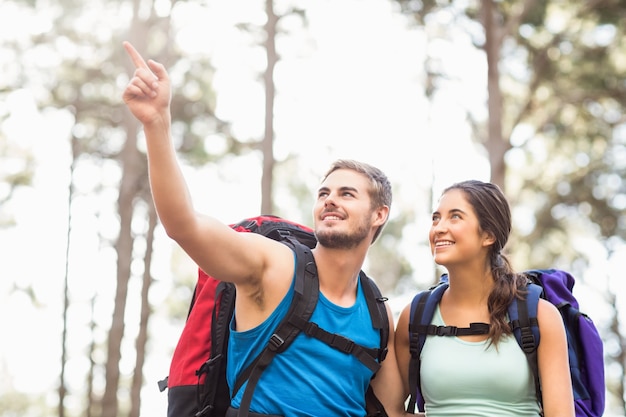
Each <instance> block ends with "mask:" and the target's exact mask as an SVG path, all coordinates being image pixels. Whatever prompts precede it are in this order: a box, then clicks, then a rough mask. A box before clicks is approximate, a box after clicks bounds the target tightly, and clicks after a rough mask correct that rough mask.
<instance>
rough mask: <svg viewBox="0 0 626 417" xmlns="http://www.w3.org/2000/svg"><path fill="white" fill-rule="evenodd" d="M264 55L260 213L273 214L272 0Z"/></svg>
mask: <svg viewBox="0 0 626 417" xmlns="http://www.w3.org/2000/svg"><path fill="white" fill-rule="evenodd" d="M265 13H266V15H267V21H266V22H265V26H264V29H265V35H266V37H265V44H264V46H265V56H266V58H267V67H266V69H265V73H264V75H263V82H264V84H265V133H264V136H263V141H262V142H261V150H262V153H263V176H262V178H261V214H274V206H273V187H274V165H275V163H276V161H275V160H274V99H275V97H276V89H275V85H274V67H275V66H276V62H278V54H277V53H276V25H277V23H278V16H276V14H275V13H274V1H273V0H265Z"/></svg>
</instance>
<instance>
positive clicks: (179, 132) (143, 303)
mask: <svg viewBox="0 0 626 417" xmlns="http://www.w3.org/2000/svg"><path fill="white" fill-rule="evenodd" d="M625 30H626V3H624V2H623V1H621V0H593V1H584V2H579V1H568V0H543V1H542V0H520V1H508V0H500V1H492V0H485V1H473V0H464V1H461V0H457V1H446V0H439V1H430V0H423V1H417V0H398V1H394V0H334V1H330V0H318V1H315V2H306V1H297V0H280V1H278V0H277V1H270V0H266V1H261V0H238V1H236V2H235V1H229V0H204V1H202V0H197V1H196V0H188V1H183V0H178V1H176V0H133V1H121V0H105V1H100V2H81V1H68V0H46V1H37V0H5V1H3V2H2V3H0V253H1V254H2V255H1V256H0V259H1V262H0V277H1V279H0V317H2V319H1V320H0V335H2V336H1V337H0V416H20V417H24V416H37V417H41V416H59V417H65V416H103V417H117V416H126V415H127V416H129V417H136V416H139V415H165V409H166V397H167V395H166V393H160V392H158V389H157V381H158V380H160V379H162V378H163V377H164V376H166V375H167V372H168V368H169V359H170V356H171V353H172V350H173V348H174V346H175V343H176V341H177V338H178V335H179V334H180V331H181V329H182V326H183V325H184V320H185V317H186V313H187V308H188V303H189V301H190V298H191V294H192V291H193V284H194V281H195V278H196V269H195V266H194V265H193V264H191V263H190V261H189V260H188V258H187V257H186V255H185V254H184V253H182V252H181V251H180V249H179V248H177V247H176V246H175V245H173V244H172V242H171V241H170V240H169V239H168V238H167V237H166V236H165V235H164V233H163V230H162V229H161V228H160V227H159V224H158V221H157V219H156V216H155V213H154V209H153V207H152V203H151V199H150V194H149V189H148V182H147V171H146V163H145V155H144V154H143V151H144V145H143V141H142V140H143V138H142V133H141V129H140V126H138V124H137V123H136V121H135V120H134V119H133V118H132V117H131V116H130V114H129V113H128V111H127V109H126V108H125V106H124V105H123V103H122V101H121V92H122V90H123V88H124V87H125V85H126V83H127V82H128V80H129V77H130V75H131V74H132V68H131V66H130V62H129V59H128V58H127V57H126V56H125V53H124V51H123V49H122V47H121V43H122V41H123V40H130V41H131V42H132V43H133V44H134V45H135V46H136V47H137V48H138V49H139V50H140V51H141V52H142V53H143V54H144V55H145V56H146V57H151V58H154V59H156V60H159V61H161V62H163V63H164V64H165V65H166V67H167V68H168V69H169V71H170V73H171V76H172V80H173V88H174V96H173V101H172V111H173V117H174V125H173V130H174V135H175V140H176V143H177V148H178V151H179V154H180V157H181V160H182V161H183V164H184V169H185V173H186V175H187V178H188V180H189V184H190V188H191V192H192V195H193V197H194V201H195V203H196V205H197V208H198V210H199V211H201V212H206V213H211V214H213V215H215V216H216V217H218V218H220V219H221V220H223V221H224V222H226V223H232V222H235V221H238V220H240V219H242V218H243V217H247V216H251V215H256V214H259V213H273V214H277V215H281V216H284V217H287V218H290V219H292V220H296V221H300V222H302V223H305V224H309V225H311V224H312V220H311V214H310V207H311V206H312V202H313V197H314V192H313V191H314V190H315V189H316V187H317V184H318V182H319V179H320V177H321V175H322V174H323V172H324V171H325V169H326V168H327V166H328V164H330V162H331V161H332V160H334V159H336V158H339V157H346V158H355V159H361V160H364V161H367V162H370V163H372V164H374V165H376V166H379V167H380V168H382V169H383V170H384V171H385V172H386V173H387V174H388V175H389V177H390V179H391V180H392V182H393V185H394V204H393V207H392V217H391V220H390V223H389V225H388V227H387V228H386V230H385V232H384V234H383V236H382V238H381V239H380V240H379V241H378V242H377V243H376V244H375V245H374V246H373V247H372V249H371V252H370V256H369V258H368V262H367V265H366V270H367V271H368V272H369V274H370V275H372V276H373V277H375V278H376V280H377V282H378V283H379V284H380V286H381V287H382V288H383V290H384V292H385V293H386V294H387V295H388V296H389V298H390V301H391V303H392V305H393V308H394V311H395V312H396V313H397V312H398V311H399V310H400V309H401V308H402V306H403V305H405V304H406V303H407V302H408V301H409V300H410V297H411V296H412V295H413V294H414V293H415V292H416V291H417V290H419V289H422V288H425V287H427V286H428V285H429V284H431V283H432V282H433V281H434V280H435V279H436V276H437V275H438V274H439V273H440V272H441V271H439V270H438V269H437V268H435V266H434V264H433V262H432V259H431V257H430V254H429V249H428V242H427V239H426V238H427V231H428V227H429V225H430V212H431V209H432V205H433V201H435V200H436V198H437V196H438V195H439V193H440V192H441V190H442V188H443V187H445V186H446V185H449V184H450V183H452V182H454V181H457V180H462V179H467V178H477V179H481V180H485V181H493V182H495V183H497V184H499V185H500V186H501V187H502V188H503V189H504V190H505V192H506V194H507V195H508V197H509V199H510V201H511V205H512V208H513V215H514V223H515V224H514V226H515V229H514V231H513V237H512V239H511V241H510V243H509V245H508V247H507V253H509V254H510V256H511V257H512V260H513V263H514V266H515V267H516V269H520V270H521V269H526V268H535V267H549V266H554V267H560V268H564V269H567V270H570V271H571V272H572V273H573V274H574V275H575V276H576V277H577V284H576V287H575V289H574V292H575V294H576V296H577V297H578V298H579V300H580V303H581V307H582V310H583V311H585V312H587V313H588V314H589V315H590V316H591V317H592V319H593V320H594V322H595V323H596V325H597V326H598V328H599V330H600V332H601V335H602V337H603V339H604V342H605V364H606V380H607V398H608V403H607V413H606V415H607V416H620V415H626V406H625V403H624V379H625V371H624V369H625V366H626V355H625V351H626V328H625V325H624V319H625V318H626V304H625V302H626V301H625V299H624V297H625V295H626V291H625V284H624V270H626V245H625V239H626V215H625V211H626V210H625V209H626V116H625V114H626V113H625V112H624V106H625V105H626V81H625V80H626V33H625Z"/></svg>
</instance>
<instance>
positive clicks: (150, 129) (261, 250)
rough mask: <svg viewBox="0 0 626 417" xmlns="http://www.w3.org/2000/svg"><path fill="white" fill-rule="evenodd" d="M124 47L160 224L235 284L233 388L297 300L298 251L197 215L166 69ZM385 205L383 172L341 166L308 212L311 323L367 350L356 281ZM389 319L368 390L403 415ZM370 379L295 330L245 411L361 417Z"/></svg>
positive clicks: (372, 341) (368, 336) (373, 343)
mask: <svg viewBox="0 0 626 417" xmlns="http://www.w3.org/2000/svg"><path fill="white" fill-rule="evenodd" d="M124 47H125V49H126V51H127V52H128V54H129V56H130V57H131V59H132V61H133V63H134V65H135V73H134V76H133V78H132V79H131V80H130V82H129V84H128V86H127V87H126V89H125V91H124V94H123V98H124V101H125V102H126V104H127V106H128V108H129V109H130V111H131V112H132V114H133V115H134V116H135V117H136V118H137V119H138V120H139V121H140V122H141V123H142V124H143V128H144V132H145V136H146V142H147V154H148V165H149V174H150V185H151V188H152V195H153V199H154V203H155V206H156V209H157V212H158V214H159V217H160V220H161V223H162V224H163V226H164V228H165V230H166V232H167V234H168V236H170V237H171V238H172V239H174V240H175V241H176V242H177V243H178V244H179V245H180V246H181V247H182V248H183V249H184V250H185V252H186V253H187V254H188V255H189V256H190V257H191V258H192V259H193V260H194V261H195V262H196V263H197V264H198V266H199V267H200V268H202V270H204V271H205V272H206V273H208V274H210V275H212V276H215V277H218V278H219V279H220V280H223V281H229V282H232V283H234V284H235V286H236V289H237V298H236V305H235V317H234V321H233V323H232V326H233V327H232V330H233V331H232V332H231V339H230V342H229V355H228V368H227V377H228V380H229V385H231V388H232V383H233V381H234V380H235V378H236V376H237V374H238V372H240V371H241V370H242V369H243V368H245V367H246V366H247V365H248V364H249V362H251V360H252V359H253V358H254V357H255V356H256V354H257V353H258V352H259V350H260V349H261V347H262V346H263V345H264V344H265V342H266V340H267V339H268V338H269V336H270V335H271V333H272V331H273V329H274V327H275V325H276V324H278V322H279V321H280V319H281V318H282V317H283V316H284V315H285V313H286V308H287V307H288V304H289V302H290V300H291V298H292V297H293V286H292V284H293V282H294V273H295V269H294V266H295V265H294V252H293V251H292V250H291V249H290V248H289V247H288V246H286V245H284V244H282V243H279V242H276V241H274V240H272V239H268V238H266V237H263V236H261V235H258V234H254V233H237V232H235V231H234V230H232V229H231V228H230V227H229V226H227V225H225V224H223V223H222V222H220V221H218V220H216V219H215V218H212V217H208V216H203V215H200V214H198V213H196V212H195V210H194V208H193V204H192V201H191V198H190V195H189V192H188V188H187V185H186V183H185V180H184V178H183V175H182V172H181V170H180V167H179V165H178V161H177V158H176V152H175V149H174V146H173V144H172V139H171V115H170V109H169V105H170V99H171V86H170V81H169V77H168V74H167V71H166V70H165V68H164V67H163V65H161V64H159V63H157V62H154V61H152V60H149V61H148V62H146V61H144V59H143V58H142V57H141V55H140V54H139V53H138V52H137V51H136V50H135V49H134V48H133V46H132V45H131V44H129V43H128V42H125V43H124ZM214 197H215V200H216V204H225V198H224V197H225V196H221V195H215V196H214ZM390 205H391V186H390V184H389V181H388V180H387V178H386V177H385V175H384V174H383V173H382V172H381V171H380V170H378V169H376V168H374V167H371V166H369V165H367V164H362V163H359V162H356V161H337V162H336V163H335V164H334V165H333V166H332V167H331V169H330V170H329V172H328V173H327V175H326V176H325V178H324V179H323V181H322V184H321V186H320V188H319V190H318V193H317V202H316V203H315V206H314V208H313V216H314V223H315V234H316V236H317V239H318V244H317V246H316V247H315V248H314V249H313V255H314V258H315V263H316V266H317V271H318V276H319V284H320V299H319V301H318V304H317V306H316V308H315V311H314V312H313V316H312V320H313V321H315V322H316V323H318V324H320V326H321V327H322V325H323V327H324V328H325V329H326V330H328V331H330V332H334V333H339V334H341V335H344V336H346V337H349V338H351V339H353V340H354V341H355V342H357V343H360V344H363V345H365V346H367V347H377V346H378V344H379V337H380V336H379V334H378V333H377V332H376V331H375V330H374V329H373V328H372V325H371V320H370V319H369V313H368V311H367V308H366V306H365V301H364V296H363V293H362V291H361V288H360V285H359V279H358V278H359V272H360V270H361V267H362V265H363V262H364V260H365V256H366V254H367V251H368V249H369V246H370V245H371V244H372V243H373V242H374V241H375V239H376V238H377V237H378V234H379V233H380V231H381V230H382V228H383V226H384V225H385V223H386V221H387V219H388V215H389V208H390ZM387 309H388V311H389V308H388V307H387ZM364 315H367V317H366V316H364ZM388 315H389V317H390V319H389V321H390V323H389V324H390V330H391V331H390V340H389V343H388V349H389V352H388V354H387V358H386V360H384V361H383V362H382V367H381V369H380V370H379V371H378V372H377V374H376V377H375V378H374V379H373V380H372V387H373V388H374V391H375V393H376V395H377V396H378V398H379V399H380V400H381V402H382V403H383V405H385V408H386V409H387V412H388V413H389V414H390V415H396V414H397V415H399V414H400V413H402V411H403V410H402V399H401V398H400V397H399V394H400V392H401V389H400V384H401V381H400V377H399V372H398V369H397V366H396V360H395V353H394V343H393V328H394V327H393V320H392V319H391V317H392V315H391V313H390V311H389V314H388ZM366 318H367V320H366ZM288 375H290V376H291V377H290V378H287V379H285V378H284V377H285V376H288ZM293 376H295V377H296V381H294V380H293ZM371 376H372V371H371V370H370V369H369V368H367V367H366V366H364V365H362V364H360V363H359V362H358V361H357V360H356V359H355V358H354V357H352V356H351V355H346V354H345V353H342V352H339V351H337V350H334V349H332V348H330V347H329V346H326V345H324V344H323V343H321V342H319V341H317V340H314V339H312V338H310V337H307V336H306V335H305V334H300V335H299V336H298V337H297V338H296V340H295V341H294V343H293V345H291V346H290V348H289V349H287V350H286V351H285V352H283V353H281V354H280V355H277V357H276V358H275V359H274V362H272V364H271V366H270V367H268V369H267V370H266V371H265V372H264V374H263V376H262V377H261V380H260V381H259V384H258V385H257V387H256V389H255V391H254V397H253V401H252V403H251V406H250V410H251V412H254V413H260V414H272V415H282V416H296V415H297V416H300V415H311V416H336V415H346V416H364V415H365V410H364V397H365V389H366V388H367V385H368V383H369V381H370V378H371ZM241 391H242V390H240V391H239V393H238V395H237V396H236V397H235V398H234V399H233V402H232V404H231V405H232V407H233V408H234V409H236V408H238V406H239V404H240V402H241Z"/></svg>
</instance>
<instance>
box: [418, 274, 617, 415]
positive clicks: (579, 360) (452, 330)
mask: <svg viewBox="0 0 626 417" xmlns="http://www.w3.org/2000/svg"><path fill="white" fill-rule="evenodd" d="M525 274H526V275H527V276H528V278H529V284H528V287H527V290H528V294H527V296H526V299H525V300H516V301H515V302H513V303H512V304H511V305H510V306H509V319H510V320H511V326H512V328H513V332H514V334H515V337H516V339H517V341H518V343H519V345H520V347H521V348H522V350H523V351H524V353H526V357H527V358H528V362H529V364H530V367H531V369H532V372H533V375H534V378H535V387H536V390H537V401H539V403H540V404H541V402H542V400H541V398H542V397H541V385H540V382H539V370H538V365H537V346H538V345H539V327H538V323H537V305H538V303H539V298H544V299H546V300H547V301H549V302H550V303H552V304H554V305H555V306H556V307H557V308H558V309H559V312H560V313H561V317H562V318H563V323H564V325H565V331H566V334H567V345H568V354H569V366H570V374H571V377H572V388H573V391H574V405H575V408H576V417H600V416H602V414H603V413H604V406H605V391H606V389H605V382H604V354H603V344H602V338H601V337H600V335H599V333H598V330H597V329H596V327H595V325H594V324H593V322H592V321H591V319H590V318H589V317H588V316H587V315H586V314H584V313H582V312H581V311H580V310H579V305H578V301H577V300H576V298H574V294H573V293H572V289H573V287H574V277H572V276H571V275H570V274H569V273H568V272H565V271H561V270H556V269H536V270H531V271H526V272H525ZM447 278H448V277H447V275H443V276H442V277H441V280H440V282H439V284H437V285H436V286H434V287H432V288H430V289H429V290H426V291H422V292H419V293H418V294H416V295H415V297H414V298H413V302H412V304H411V320H410V323H409V340H410V351H411V360H410V364H409V388H410V395H411V397H410V399H409V404H408V407H407V411H409V412H414V410H415V406H416V405H417V407H418V409H419V410H420V411H424V398H423V397H422V393H421V389H420V377H419V368H420V354H421V351H422V347H423V346H424V343H425V342H426V340H427V336H428V335H431V336H435V335H436V336H461V335H469V334H486V333H488V331H489V327H488V325H487V324H483V323H472V327H468V328H456V327H452V326H434V325H432V324H431V320H432V317H433V314H434V311H435V307H436V306H437V304H438V303H439V300H441V296H442V295H443V293H444V292H445V290H446V289H447V288H448V280H447Z"/></svg>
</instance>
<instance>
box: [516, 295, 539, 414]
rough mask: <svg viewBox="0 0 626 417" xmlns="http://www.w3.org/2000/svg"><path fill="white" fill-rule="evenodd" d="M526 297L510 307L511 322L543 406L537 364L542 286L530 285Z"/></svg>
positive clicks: (517, 300)
mask: <svg viewBox="0 0 626 417" xmlns="http://www.w3.org/2000/svg"><path fill="white" fill-rule="evenodd" d="M523 290H524V291H525V292H526V295H525V297H524V299H523V300H520V299H518V298H515V299H514V300H513V302H512V303H511V305H510V306H509V310H508V313H509V320H510V326H511V330H513V334H514V335H515V338H516V339H517V343H518V344H519V345H520V347H521V348H522V351H524V353H525V354H526V358H527V359H528V365H529V366H530V369H531V371H532V373H533V378H534V380H535V393H536V396H537V402H538V403H539V405H540V406H542V404H543V401H542V394H541V382H540V379H539V365H538V362H537V347H538V346H539V322H538V321H537V308H538V304H539V298H540V297H541V293H542V292H543V289H542V288H541V286H540V285H537V284H533V283H529V284H528V285H527V286H526V288H524V289H523Z"/></svg>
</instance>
